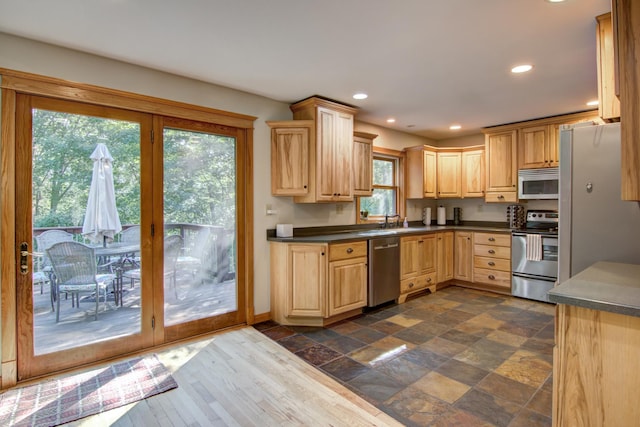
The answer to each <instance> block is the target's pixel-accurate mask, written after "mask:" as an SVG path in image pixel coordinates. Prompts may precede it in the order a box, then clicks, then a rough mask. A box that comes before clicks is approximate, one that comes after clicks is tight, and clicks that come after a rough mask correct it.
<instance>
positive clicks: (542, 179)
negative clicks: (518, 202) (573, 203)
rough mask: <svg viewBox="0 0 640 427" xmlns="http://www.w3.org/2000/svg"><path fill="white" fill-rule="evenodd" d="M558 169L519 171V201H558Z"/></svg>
mask: <svg viewBox="0 0 640 427" xmlns="http://www.w3.org/2000/svg"><path fill="white" fill-rule="evenodd" d="M559 181H560V173H559V170H558V168H541V169H521V170H519V171H518V198H519V199H557V198H558V193H559Z"/></svg>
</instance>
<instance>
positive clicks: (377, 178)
mask: <svg viewBox="0 0 640 427" xmlns="http://www.w3.org/2000/svg"><path fill="white" fill-rule="evenodd" d="M393 162H394V161H393V160H381V159H373V185H390V186H392V185H394V182H393V181H394V179H393Z"/></svg>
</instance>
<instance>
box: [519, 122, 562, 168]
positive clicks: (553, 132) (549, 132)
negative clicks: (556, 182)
mask: <svg viewBox="0 0 640 427" xmlns="http://www.w3.org/2000/svg"><path fill="white" fill-rule="evenodd" d="M557 129H558V125H544V124H543V125H537V126H529V127H523V128H522V129H520V135H519V138H520V141H519V142H518V153H519V159H518V169H532V168H548V167H556V166H558V164H559V151H558V138H557Z"/></svg>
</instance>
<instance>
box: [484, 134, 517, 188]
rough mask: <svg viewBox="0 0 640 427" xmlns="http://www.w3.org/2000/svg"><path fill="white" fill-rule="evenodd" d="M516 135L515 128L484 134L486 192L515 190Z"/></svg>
mask: <svg viewBox="0 0 640 427" xmlns="http://www.w3.org/2000/svg"><path fill="white" fill-rule="evenodd" d="M516 137H517V132H516V131H515V130H514V131H509V132H501V133H495V134H487V135H486V143H485V151H486V153H485V159H486V162H485V167H486V168H487V172H486V177H487V180H486V185H487V193H488V192H490V191H492V192H516V184H517V182H518V165H517V157H516V153H517V151H516Z"/></svg>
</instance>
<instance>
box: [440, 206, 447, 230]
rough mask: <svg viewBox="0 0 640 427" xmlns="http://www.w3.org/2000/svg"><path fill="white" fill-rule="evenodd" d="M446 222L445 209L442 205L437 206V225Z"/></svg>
mask: <svg viewBox="0 0 640 427" xmlns="http://www.w3.org/2000/svg"><path fill="white" fill-rule="evenodd" d="M446 223H447V210H446V209H445V207H444V206H438V225H445V224H446Z"/></svg>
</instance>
